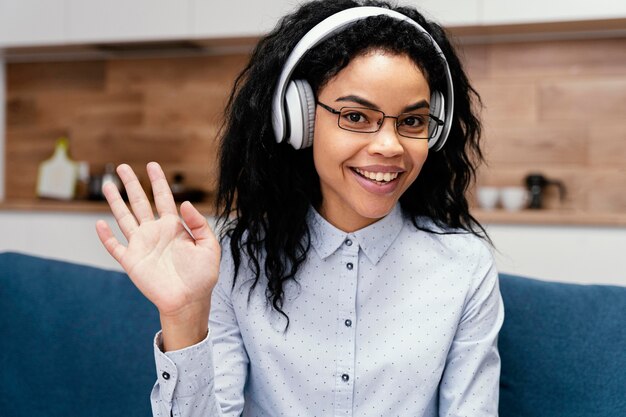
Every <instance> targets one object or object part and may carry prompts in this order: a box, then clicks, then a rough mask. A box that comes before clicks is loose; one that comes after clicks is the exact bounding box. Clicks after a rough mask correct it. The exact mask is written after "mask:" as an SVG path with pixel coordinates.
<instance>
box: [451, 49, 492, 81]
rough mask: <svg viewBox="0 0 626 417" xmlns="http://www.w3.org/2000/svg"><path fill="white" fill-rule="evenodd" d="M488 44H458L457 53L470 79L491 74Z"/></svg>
mask: <svg viewBox="0 0 626 417" xmlns="http://www.w3.org/2000/svg"><path fill="white" fill-rule="evenodd" d="M489 52H490V47H489V46H488V45H458V46H457V53H458V54H459V56H460V58H461V62H462V63H463V66H464V68H465V71H466V72H467V74H468V76H469V78H470V80H476V79H481V78H485V77H488V76H489V75H490V66H489Z"/></svg>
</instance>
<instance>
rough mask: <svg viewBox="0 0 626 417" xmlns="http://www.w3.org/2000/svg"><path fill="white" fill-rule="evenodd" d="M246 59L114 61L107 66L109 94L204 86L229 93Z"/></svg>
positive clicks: (188, 58) (222, 57)
mask: <svg viewBox="0 0 626 417" xmlns="http://www.w3.org/2000/svg"><path fill="white" fill-rule="evenodd" d="M248 59H249V56H248V55H244V54H242V55H223V56H207V57H183V58H155V59H132V60H114V61H110V62H109V64H108V73H107V88H108V89H109V90H123V91H129V90H131V91H133V90H142V91H145V90H147V89H149V88H153V87H155V86H156V87H160V88H175V89H179V88H184V87H185V86H187V85H198V84H204V85H206V86H209V85H210V86H213V87H215V88H216V89H217V90H219V91H229V90H230V89H231V88H232V82H233V80H234V79H235V76H236V75H237V74H238V73H239V71H240V70H241V69H243V67H244V65H245V64H246V63H247V61H248Z"/></svg>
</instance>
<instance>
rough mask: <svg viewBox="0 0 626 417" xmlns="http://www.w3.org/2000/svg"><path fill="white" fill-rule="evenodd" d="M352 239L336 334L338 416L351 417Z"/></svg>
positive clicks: (345, 252)
mask: <svg viewBox="0 0 626 417" xmlns="http://www.w3.org/2000/svg"><path fill="white" fill-rule="evenodd" d="M355 243H357V241H356V240H354V239H353V238H352V237H347V238H346V239H345V240H344V241H343V245H342V247H341V249H340V253H341V257H342V259H341V262H342V263H343V268H344V269H343V271H342V272H341V281H340V282H341V283H340V294H339V299H338V302H339V305H338V307H339V308H338V310H337V313H338V317H337V322H336V323H337V331H338V333H337V334H338V335H339V339H338V346H337V347H338V351H337V353H338V356H337V369H336V372H337V373H336V389H335V405H336V406H335V415H342V416H351V415H352V402H353V398H354V382H353V381H354V368H355V361H356V331H355V326H354V325H353V320H354V318H355V317H356V292H357V279H358V262H359V245H358V244H355Z"/></svg>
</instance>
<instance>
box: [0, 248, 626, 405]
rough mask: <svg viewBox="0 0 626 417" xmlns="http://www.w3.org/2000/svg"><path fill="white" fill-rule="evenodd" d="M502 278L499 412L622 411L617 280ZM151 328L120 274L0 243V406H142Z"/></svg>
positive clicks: (624, 391)
mask: <svg viewBox="0 0 626 417" xmlns="http://www.w3.org/2000/svg"><path fill="white" fill-rule="evenodd" d="M500 288H501V291H502V296H503V299H504V303H505V314H506V318H505V321H504V325H503V328H502V331H501V334H500V338H499V346H500V354H501V357H502V376H501V389H500V416H501V417H522V416H523V417H534V416H537V417H539V416H541V417H556V416H563V417H578V416H580V417H591V416H593V417H623V416H626V287H617V286H601V285H574V284H561V283H552V282H544V281H538V280H533V279H528V278H522V277H515V276H510V275H504V274H502V275H501V277H500ZM159 327H160V326H159V319H158V314H157V312H156V309H155V308H154V307H153V306H152V305H151V304H150V303H149V302H148V301H147V300H145V299H144V298H143V296H142V295H141V294H140V293H139V291H138V290H137V289H136V288H135V287H134V286H133V285H132V283H131V282H130V280H129V279H128V278H127V277H126V275H125V274H123V273H120V272H114V271H106V270H103V269H98V268H93V267H89V266H84V265H77V264H72V263H68V262H61V261H56V260H49V259H43V258H40V257H34V256H29V255H24V254H18V253H11V252H6V253H0V416H3V417H60V416H64V417H73V416H76V417H105V416H106V417H115V416H124V417H132V416H150V415H151V412H150V403H149V393H150V390H151V388H152V385H153V383H154V381H155V380H156V373H155V369H154V359H153V357H152V347H151V344H152V337H153V335H154V333H155V332H156V331H157V330H158V329H159ZM468 417H469V416H468Z"/></svg>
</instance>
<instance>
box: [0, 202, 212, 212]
mask: <svg viewBox="0 0 626 417" xmlns="http://www.w3.org/2000/svg"><path fill="white" fill-rule="evenodd" d="M176 204H177V205H179V204H180V203H176ZM193 205H194V206H195V207H196V208H197V209H198V210H199V211H200V212H201V213H203V214H204V215H206V216H212V215H214V212H215V209H214V205H213V203H212V202H211V201H204V202H201V203H193ZM153 210H155V211H156V209H155V208H154V206H153ZM3 211H52V212H71V213H111V209H110V208H109V205H108V204H107V203H106V201H88V200H77V201H55V200H17V201H2V202H0V212H3Z"/></svg>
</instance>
